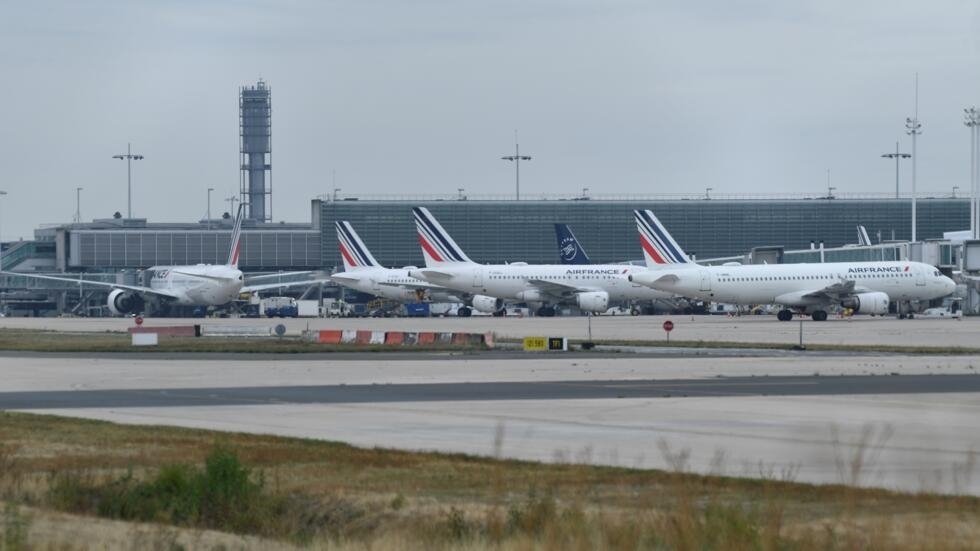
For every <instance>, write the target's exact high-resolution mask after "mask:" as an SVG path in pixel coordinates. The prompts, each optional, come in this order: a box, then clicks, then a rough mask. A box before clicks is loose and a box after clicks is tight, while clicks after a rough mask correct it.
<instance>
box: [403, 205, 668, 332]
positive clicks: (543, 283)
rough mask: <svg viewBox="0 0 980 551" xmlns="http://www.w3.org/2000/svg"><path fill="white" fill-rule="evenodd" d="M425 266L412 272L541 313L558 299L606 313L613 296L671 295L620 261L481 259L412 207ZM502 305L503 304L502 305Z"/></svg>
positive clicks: (551, 310) (618, 298) (620, 298)
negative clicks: (632, 278)
mask: <svg viewBox="0 0 980 551" xmlns="http://www.w3.org/2000/svg"><path fill="white" fill-rule="evenodd" d="M412 210H413V211H414V213H415V226H416V228H417V229H418V234H419V244H420V245H421V246H422V256H423V257H425V268H421V269H418V270H411V271H410V272H409V275H411V276H413V277H419V278H422V279H425V280H426V281H428V282H430V283H433V284H435V285H441V286H443V287H448V288H450V289H456V290H459V291H462V292H468V293H475V294H479V295H481V296H486V297H493V298H492V299H491V300H497V301H500V303H501V304H502V302H503V299H511V300H516V301H519V302H529V303H534V304H540V305H541V306H540V308H539V309H538V315H540V316H554V315H555V313H556V312H555V308H554V306H553V305H554V304H557V303H571V304H575V305H577V306H578V307H579V308H580V309H582V310H585V311H587V312H605V311H606V310H608V309H609V302H610V301H629V300H659V299H667V298H671V297H672V295H670V294H668V293H663V292H660V291H654V290H651V289H649V288H647V287H644V286H641V285H637V284H632V283H630V282H629V280H628V279H627V277H628V276H629V275H630V274H632V273H635V272H637V271H645V270H644V269H643V268H637V267H635V266H628V265H620V264H590V265H585V266H568V265H562V264H539V265H529V264H527V263H524V262H515V263H513V264H477V263H476V262H473V261H472V260H470V258H469V257H468V256H466V253H464V252H463V250H462V249H461V248H460V247H459V245H457V244H456V242H455V241H453V238H452V237H450V236H449V233H447V232H446V230H445V229H443V227H442V226H441V225H440V224H439V222H438V221H437V220H436V219H435V217H434V216H432V214H431V213H430V212H429V211H428V209H426V208H424V207H416V208H414V209H412ZM499 307H500V306H498V308H499Z"/></svg>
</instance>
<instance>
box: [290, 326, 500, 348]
mask: <svg viewBox="0 0 980 551" xmlns="http://www.w3.org/2000/svg"><path fill="white" fill-rule="evenodd" d="M306 337H307V340H310V341H315V342H318V343H320V344H359V345H386V346H417V345H453V346H486V347H487V348H493V333H489V332H488V333H433V332H428V331H423V332H411V331H366V330H355V329H344V330H338V329H323V330H320V331H309V332H307V335H306Z"/></svg>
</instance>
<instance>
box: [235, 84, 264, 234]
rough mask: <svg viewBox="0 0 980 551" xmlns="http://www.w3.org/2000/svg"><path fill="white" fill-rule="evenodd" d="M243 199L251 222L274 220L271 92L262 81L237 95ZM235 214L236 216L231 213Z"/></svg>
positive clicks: (245, 88) (244, 88)
mask: <svg viewBox="0 0 980 551" xmlns="http://www.w3.org/2000/svg"><path fill="white" fill-rule="evenodd" d="M238 110H239V116H238V117H239V123H240V138H239V141H240V142H241V156H242V157H241V165H242V177H241V195H242V201H245V202H247V203H248V218H249V219H250V220H255V221H258V222H269V221H271V220H272V91H271V90H270V89H269V86H268V85H267V84H266V83H265V82H264V81H263V80H262V79H259V82H258V83H257V84H256V85H255V86H253V87H248V86H246V87H243V88H242V89H241V90H240V92H239V94H238ZM232 214H234V213H232Z"/></svg>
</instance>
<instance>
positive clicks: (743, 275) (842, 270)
mask: <svg viewBox="0 0 980 551" xmlns="http://www.w3.org/2000/svg"><path fill="white" fill-rule="evenodd" d="M634 215H635V218H636V226H637V229H638V230H639V233H640V244H641V245H642V247H643V254H644V257H645V258H646V261H647V266H648V267H650V268H651V270H650V271H647V272H639V273H635V274H631V276H630V280H631V281H634V282H637V283H641V284H643V285H648V286H650V287H653V288H655V289H659V290H661V291H668V292H673V293H677V294H679V295H683V296H686V297H691V298H697V299H701V300H708V301H716V302H728V303H735V304H778V305H780V306H783V307H784V308H783V309H782V310H780V311H779V313H778V316H777V317H778V318H779V320H780V321H789V320H791V319H792V318H793V311H794V310H795V311H796V312H798V313H804V312H805V313H809V314H810V316H811V317H812V318H813V319H814V321H823V320H826V319H827V309H828V308H829V307H830V306H832V305H835V304H836V305H840V306H841V307H844V308H850V309H852V310H853V311H854V312H855V313H862V314H886V313H888V305H889V302H894V301H903V302H904V301H914V300H931V299H935V298H940V297H944V296H946V295H949V294H950V293H952V292H953V291H954V290H955V288H956V284H955V283H953V280H952V279H950V278H948V277H946V276H944V275H943V274H942V273H940V272H939V270H937V269H936V268H934V267H932V266H930V265H928V264H923V263H921V262H907V261H904V262H828V263H822V264H771V265H770V264H758V265H739V266H701V265H698V264H694V263H693V262H691V260H690V259H689V258H688V257H687V255H686V254H685V253H684V250H683V249H681V247H680V245H678V244H677V242H676V241H674V238H673V237H672V236H671V235H670V233H668V232H667V229H666V228H664V226H663V225H662V224H661V223H660V220H658V219H657V217H656V216H654V214H653V213H652V212H650V211H649V210H644V211H639V210H637V211H634ZM901 317H904V315H903V316H901Z"/></svg>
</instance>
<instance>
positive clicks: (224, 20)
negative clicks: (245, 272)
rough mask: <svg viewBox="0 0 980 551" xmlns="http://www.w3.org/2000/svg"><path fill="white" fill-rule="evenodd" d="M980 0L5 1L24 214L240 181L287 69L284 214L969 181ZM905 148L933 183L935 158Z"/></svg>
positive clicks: (922, 161) (141, 212) (276, 152)
mask: <svg viewBox="0 0 980 551" xmlns="http://www.w3.org/2000/svg"><path fill="white" fill-rule="evenodd" d="M978 7H980V4H978V3H977V2H976V0H964V1H952V0H950V1H937V2H921V1H880V2H852V1H840V2H836V1H815V2H784V1H771V2H764V1H727V0H722V1H715V2H709V1H704V2H688V1H677V2H670V1H654V2H652V1H649V0H636V1H626V0H624V1H612V0H610V1H602V2H600V1H594V0H593V1H578V0H554V1H544V0H513V1H509V0H500V1H493V2H490V1H487V2H476V1H467V0H442V1H436V0H414V1H404V0H375V1H371V0H358V1H355V0H350V1H341V2H338V1H314V0H309V1H304V0H292V1H290V0H275V1H273V0H252V1H234V2H232V1H219V0H211V1H208V0H194V1H191V0H185V1H159V2H145V1H144V2H140V1H134V0H123V1H113V0H105V1H99V0H87V1H84V2H79V1H75V0H66V1H62V2H58V1H45V0H40V1H36V2H10V3H7V4H6V5H5V7H4V10H3V17H2V19H0V52H2V53H0V56H2V57H0V75H2V78H3V85H2V86H0V99H2V100H3V101H2V106H3V108H4V110H5V112H4V115H3V116H2V117H0V120H2V121H3V130H2V132H0V148H2V150H3V151H2V153H0V155H2V158H3V163H4V167H3V170H2V172H0V174H2V176H0V178H2V181H0V189H2V190H5V191H7V192H8V195H7V196H5V197H3V198H2V200H0V209H2V210H0V217H2V222H0V226H2V237H3V239H4V240H10V239H16V238H18V237H23V238H30V237H31V236H32V235H33V230H34V229H35V228H36V227H38V226H40V225H42V224H48V223H58V222H68V221H70V220H71V219H72V217H73V215H74V211H75V199H76V194H75V188H76V187H79V186H81V187H83V188H84V190H83V191H82V192H81V211H82V217H83V219H85V220H91V219H92V218H102V217H109V216H111V215H112V213H113V212H115V211H120V212H122V213H124V214H125V212H126V168H125V164H124V163H122V162H120V161H118V160H114V159H112V158H111V157H112V155H114V154H118V153H124V152H125V149H126V143H127V141H129V142H132V144H133V151H134V153H140V154H143V155H145V157H146V158H145V159H144V160H142V161H137V162H134V165H133V214H134V216H137V217H147V218H149V219H150V220H151V221H157V222H160V221H168V222H188V221H196V220H198V219H201V218H202V217H204V215H205V212H206V209H207V204H206V203H207V191H206V190H207V188H208V187H214V188H216V191H215V192H214V193H213V195H212V213H213V214H214V215H215V216H217V214H218V213H219V212H221V211H224V210H227V209H228V203H227V202H226V201H224V200H223V199H224V198H227V197H229V196H231V195H233V194H235V193H237V191H238V185H239V170H238V164H239V160H238V91H239V87H240V86H244V85H254V84H255V82H256V81H257V80H258V79H259V78H260V77H261V78H263V79H265V80H266V81H267V82H268V84H269V86H270V87H271V89H272V108H273V116H272V139H273V154H272V166H273V168H272V185H273V198H272V214H273V217H274V219H275V220H277V221H278V220H286V221H289V222H307V221H309V219H310V213H309V204H310V203H309V202H310V199H312V198H313V197H315V196H317V195H321V194H330V193H331V191H332V189H333V187H335V186H334V184H333V183H332V180H333V174H334V172H335V173H336V187H339V188H341V189H342V191H341V192H340V194H341V195H342V196H348V195H361V196H364V195H368V194H387V193H391V194H445V195H447V196H448V195H455V194H456V193H457V188H465V190H466V191H465V193H466V194H468V195H471V196H479V195H490V194H512V193H513V189H514V167H513V165H512V164H511V163H509V162H506V161H502V160H500V156H502V155H507V154H512V153H513V150H514V130H515V129H517V130H518V131H519V137H520V144H521V152H522V153H525V154H528V155H532V156H533V157H534V158H533V160H532V161H530V162H527V163H522V165H521V191H522V195H523V196H526V197H533V196H535V195H540V194H542V193H548V194H566V195H574V194H580V193H581V192H582V188H585V187H588V188H589V189H590V194H592V195H602V194H620V195H625V194H651V195H652V194H666V193H682V192H687V193H691V194H692V195H695V194H703V193H704V189H705V188H706V187H711V188H713V189H714V191H713V192H712V195H713V196H723V195H726V194H741V193H784V192H792V193H797V192H798V193H803V192H806V193H811V192H812V193H814V194H817V193H824V192H826V189H827V171H828V169H829V170H830V179H831V184H830V185H832V186H834V187H836V188H837V190H838V193H841V192H844V193H848V192H854V193H893V192H894V185H895V183H894V182H895V180H894V178H895V171H894V163H892V162H890V161H888V160H885V159H882V158H880V155H881V154H882V153H886V152H889V151H893V150H894V148H895V142H896V140H900V141H901V143H902V146H901V147H902V149H903V151H910V150H911V142H910V140H909V138H908V136H906V135H905V133H904V121H905V117H906V116H910V115H912V114H913V109H914V95H913V90H914V87H913V75H914V74H915V73H916V72H918V73H919V118H920V120H921V122H922V129H923V134H922V135H921V136H920V137H919V142H918V157H919V159H918V189H919V190H920V191H923V192H931V193H935V194H937V195H938V194H947V195H948V194H949V193H950V192H951V191H952V187H953V186H956V185H958V186H960V190H961V191H960V193H964V192H965V191H966V190H967V189H968V187H969V163H970V156H969V143H970V134H969V131H968V130H967V129H966V127H964V126H963V108H964V107H966V106H968V105H975V104H980V8H978ZM906 166H907V169H906V168H905V167H903V170H902V179H903V186H902V187H903V190H905V191H908V190H909V189H910V188H909V185H910V180H911V163H907V165H906Z"/></svg>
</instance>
